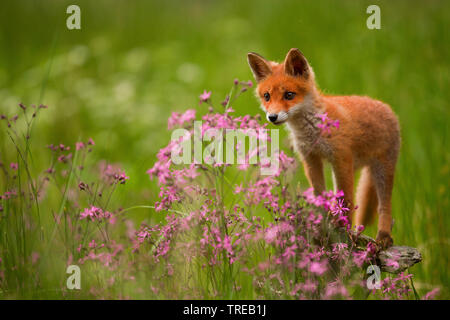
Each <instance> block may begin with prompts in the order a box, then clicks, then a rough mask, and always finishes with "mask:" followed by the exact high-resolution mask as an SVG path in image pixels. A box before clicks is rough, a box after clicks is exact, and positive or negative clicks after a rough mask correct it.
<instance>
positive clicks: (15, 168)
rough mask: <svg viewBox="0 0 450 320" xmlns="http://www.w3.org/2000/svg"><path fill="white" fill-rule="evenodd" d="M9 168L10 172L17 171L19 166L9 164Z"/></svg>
mask: <svg viewBox="0 0 450 320" xmlns="http://www.w3.org/2000/svg"><path fill="white" fill-rule="evenodd" d="M9 167H10V168H11V169H12V170H17V169H18V168H19V165H18V164H17V163H14V162H11V164H10V165H9Z"/></svg>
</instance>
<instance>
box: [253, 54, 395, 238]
mask: <svg viewBox="0 0 450 320" xmlns="http://www.w3.org/2000/svg"><path fill="white" fill-rule="evenodd" d="M248 61H249V65H250V67H251V69H252V72H253V74H254V76H255V78H256V80H257V82H258V86H257V88H256V92H257V95H258V97H259V98H260V99H261V101H262V107H263V109H264V110H265V111H266V112H267V115H268V119H270V121H272V122H274V123H275V124H281V123H286V124H287V126H288V128H289V129H290V132H291V136H292V138H293V142H294V147H295V149H296V151H297V152H298V153H299V155H300V157H301V159H302V162H303V165H304V169H305V173H306V176H307V178H308V180H309V182H310V184H311V185H312V187H313V188H314V190H315V192H316V193H321V192H322V191H324V190H325V179H324V174H323V163H322V162H323V160H326V161H329V162H330V163H331V166H332V169H333V173H334V176H335V178H336V183H337V188H338V189H339V190H342V191H343V192H344V198H345V201H346V203H347V205H348V206H349V207H350V208H351V209H353V207H354V200H353V189H354V175H355V170H357V169H359V168H363V172H362V175H361V179H360V182H359V186H358V191H357V197H356V199H357V203H356V205H358V208H357V209H356V224H357V225H360V224H365V223H367V222H369V221H370V220H371V216H373V214H374V212H376V211H377V210H378V213H379V219H378V235H377V240H378V241H380V242H381V243H382V245H383V246H389V245H391V244H392V238H391V235H390V234H391V228H392V217H391V193H392V187H393V182H394V171H395V165H396V162H397V157H398V153H399V149H400V129H399V124H398V120H397V118H396V116H395V114H394V113H393V112H392V110H391V108H390V107H389V106H388V105H387V104H385V103H383V102H381V101H378V100H374V99H371V98H368V97H361V96H330V95H324V94H322V93H321V92H320V91H319V89H318V88H317V86H316V83H315V79H314V78H315V76H314V72H313V70H312V68H311V66H310V65H309V63H308V62H307V60H306V58H305V57H304V56H303V54H302V53H301V52H300V51H299V50H298V49H291V50H290V51H289V53H288V54H287V56H286V59H285V60H284V62H283V63H275V62H270V61H267V60H265V59H264V58H263V57H261V56H259V55H257V54H255V53H249V55H248ZM287 92H291V93H294V96H293V97H291V96H292V94H290V95H291V96H289V99H288V97H287V96H286V95H287ZM267 98H268V99H267ZM325 112H326V113H327V114H328V117H329V118H330V119H333V120H339V129H336V130H333V131H332V134H330V135H321V133H320V129H319V128H318V127H317V124H318V123H319V121H320V119H319V118H317V117H316V115H317V114H321V113H325ZM351 211H353V210H351ZM350 217H351V216H350Z"/></svg>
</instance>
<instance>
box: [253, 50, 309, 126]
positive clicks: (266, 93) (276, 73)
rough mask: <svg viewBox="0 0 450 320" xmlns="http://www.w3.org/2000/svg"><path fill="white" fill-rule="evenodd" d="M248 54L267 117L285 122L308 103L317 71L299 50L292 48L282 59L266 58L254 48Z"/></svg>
mask: <svg viewBox="0 0 450 320" xmlns="http://www.w3.org/2000/svg"><path fill="white" fill-rule="evenodd" d="M247 58H248V64H249V65H250V68H251V70H252V72H253V75H254V77H255V80H256V82H257V83H258V86H257V87H256V94H257V96H258V97H259V98H260V99H261V106H262V108H263V110H264V111H265V112H266V117H267V120H268V121H270V122H271V123H274V124H277V125H278V124H282V123H284V122H286V121H287V120H288V119H289V117H290V116H291V117H292V115H293V114H295V113H296V112H298V111H299V110H300V109H301V108H302V106H303V105H305V104H306V103H308V101H307V99H310V95H311V93H313V91H314V89H315V82H314V73H313V71H312V69H311V67H310V66H309V64H308V61H307V60H306V58H305V57H304V56H303V54H302V53H301V52H300V50H298V49H294V48H293V49H291V50H289V52H288V54H287V55H286V58H285V59H284V62H283V63H276V62H272V61H267V60H266V59H264V58H263V57H262V56H260V55H258V54H256V53H253V52H251V53H249V54H248V56H247Z"/></svg>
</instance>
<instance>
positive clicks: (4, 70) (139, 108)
mask: <svg viewBox="0 0 450 320" xmlns="http://www.w3.org/2000/svg"><path fill="white" fill-rule="evenodd" d="M72 3H73V1H45V2H44V1H24V0H21V1H12V2H8V3H4V4H3V5H2V10H1V12H0V48H1V50H0V61H1V68H0V101H1V102H0V113H5V114H9V115H12V114H13V112H17V111H16V110H17V103H18V102H23V103H24V104H26V105H28V104H33V103H34V104H38V103H40V102H42V103H44V104H46V105H48V106H49V110H46V111H45V113H43V114H42V115H41V116H40V118H39V120H38V122H37V123H36V124H35V126H34V127H33V138H32V145H33V146H34V148H35V149H34V153H33V162H32V170H38V169H39V168H42V166H43V165H44V164H46V163H47V162H48V157H47V155H46V153H45V152H43V147H44V146H45V145H47V144H50V143H59V142H62V143H65V144H70V143H72V144H73V143H74V142H76V141H78V140H80V139H84V140H86V139H87V138H88V137H93V138H94V140H95V141H96V152H95V154H94V157H95V158H96V159H95V160H99V159H106V160H108V161H110V162H119V163H121V164H122V166H123V167H124V169H125V171H126V172H127V174H128V175H129V176H130V181H129V184H127V186H126V189H124V190H125V191H122V192H120V193H117V194H116V197H115V199H114V200H113V201H114V203H117V204H121V205H122V206H124V207H128V206H133V205H136V204H148V203H153V202H154V201H155V199H156V196H157V191H158V189H157V186H156V184H155V183H154V182H151V181H149V180H148V176H147V175H146V174H145V171H146V170H147V169H148V168H149V167H151V166H152V164H153V162H154V161H155V154H156V152H157V151H158V150H159V148H160V147H162V146H164V145H165V143H166V142H167V141H168V139H169V132H168V131H167V129H166V128H167V127H166V120H167V117H168V116H169V115H170V112H171V111H175V110H177V111H180V110H185V109H187V108H189V107H196V106H197V105H198V99H197V97H198V95H199V94H200V93H201V92H202V91H203V89H208V90H212V91H213V100H215V101H219V100H222V99H223V97H224V96H225V94H226V93H227V92H228V90H229V88H230V86H231V84H232V81H233V79H234V78H239V79H243V80H246V79H250V78H251V73H250V70H249V68H248V66H247V62H246V53H247V52H249V51H255V52H258V53H260V54H262V55H263V56H265V57H266V58H269V59H274V60H282V59H283V58H284V55H285V54H286V52H287V51H288V50H289V49H290V48H291V47H298V48H300V50H302V52H303V53H304V54H305V55H306V56H307V58H308V59H309V61H310V63H311V65H312V66H313V68H314V71H315V74H316V79H317V81H318V83H319V85H320V87H321V88H322V90H323V91H324V92H326V93H330V94H359V95H368V96H371V97H374V98H377V99H380V100H383V101H385V102H387V103H389V104H390V105H391V106H392V108H393V109H394V111H395V112H396V114H397V115H398V117H399V120H400V124H401V128H402V148H401V153H400V159H399V162H398V167H397V173H396V181H395V187H394V194H393V215H394V219H395V225H394V230H393V236H394V240H395V242H396V243H397V244H402V245H409V246H414V247H418V248H419V249H420V250H421V252H422V254H423V262H422V263H420V264H418V265H417V266H415V267H413V268H412V269H411V270H410V272H412V273H414V275H415V285H416V289H418V290H419V291H423V290H426V289H430V288H433V287H436V286H438V287H440V288H441V289H442V294H441V297H442V298H447V299H448V298H449V297H450V292H449V290H448V288H449V286H450V281H449V280H450V275H449V270H450V264H449V252H450V250H449V244H450V235H449V226H450V221H449V216H448V212H449V210H450V205H449V197H448V194H449V189H448V188H449V184H448V182H449V178H450V151H449V147H448V138H449V126H448V119H449V101H450V91H449V90H448V88H449V86H450V73H449V67H450V62H449V59H448V58H449V56H450V39H449V38H450V36H449V33H448V32H447V29H448V20H449V19H450V4H449V3H448V2H446V1H430V2H426V3H425V2H419V1H396V2H392V1H359V2H355V1H340V2H336V1H294V0H292V1H276V2H275V1H256V0H255V1H214V2H213V1H190V2H187V1H134V2H133V3H130V2H129V1H115V2H111V1H95V2H94V1H77V3H78V4H79V6H80V7H81V14H82V29H81V30H74V31H69V30H67V29H66V27H65V19H66V17H67V14H66V13H65V9H66V7H67V6H68V5H69V4H72ZM370 4H378V5H379V6H380V8H381V25H382V28H381V30H369V29H367V28H366V18H367V16H368V15H367V14H366V13H365V9H366V7H367V6H368V5H370ZM234 109H236V111H237V112H238V113H240V114H255V113H260V112H261V111H260V109H259V107H258V102H257V101H256V99H255V98H254V97H253V96H252V95H250V94H249V95H245V96H243V97H242V99H240V101H238V102H237V104H236V105H235V106H234ZM285 137H286V134H285V133H284V132H283V134H282V138H283V139H284V138H285ZM0 141H1V143H0V155H1V157H2V158H6V159H8V160H9V161H15V162H17V159H13V158H12V153H11V150H12V149H11V148H12V146H11V143H9V141H8V138H7V136H6V134H5V132H4V130H2V132H0ZM287 149H288V147H287V146H285V150H287ZM297 177H298V179H299V181H300V182H301V184H302V185H303V186H307V183H306V180H305V177H304V174H303V172H302V170H301V169H300V170H298V172H297ZM329 182H330V180H329ZM2 185H3V182H2V181H0V187H2ZM329 187H331V184H329ZM1 191H2V192H3V191H4V190H1ZM54 192H56V190H54ZM54 206H55V208H58V204H57V203H54ZM55 210H56V209H55ZM40 211H41V212H40V214H41V215H43V216H45V215H48V213H49V211H50V209H49V208H45V207H41V208H40ZM144 217H145V214H139V213H136V214H135V218H136V221H137V222H140V221H141V220H142V219H143V218H144ZM375 231H376V230H375V228H374V227H371V228H370V229H369V230H368V234H369V235H372V236H374V235H375ZM0 245H1V246H3V245H5V244H4V243H0ZM42 268H48V270H50V269H51V268H52V266H50V265H48V266H43V267H42ZM48 289H49V290H50V289H51V288H48ZM49 297H52V295H50V294H49Z"/></svg>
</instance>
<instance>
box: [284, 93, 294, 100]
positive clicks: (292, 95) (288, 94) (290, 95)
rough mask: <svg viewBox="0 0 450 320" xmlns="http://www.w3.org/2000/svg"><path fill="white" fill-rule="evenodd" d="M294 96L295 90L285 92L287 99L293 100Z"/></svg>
mask: <svg viewBox="0 0 450 320" xmlns="http://www.w3.org/2000/svg"><path fill="white" fill-rule="evenodd" d="M294 97H295V92H291V91H286V92H285V93H284V98H285V99H286V100H292V99H294Z"/></svg>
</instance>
